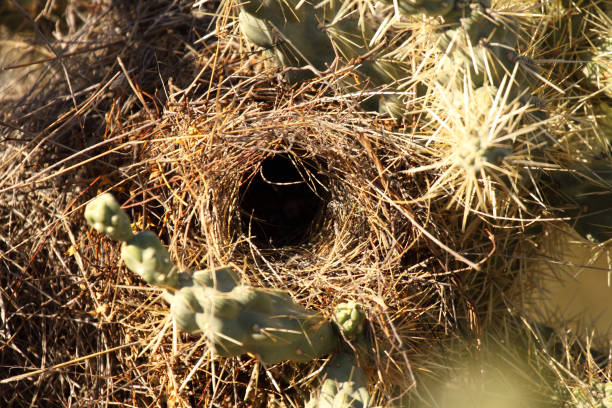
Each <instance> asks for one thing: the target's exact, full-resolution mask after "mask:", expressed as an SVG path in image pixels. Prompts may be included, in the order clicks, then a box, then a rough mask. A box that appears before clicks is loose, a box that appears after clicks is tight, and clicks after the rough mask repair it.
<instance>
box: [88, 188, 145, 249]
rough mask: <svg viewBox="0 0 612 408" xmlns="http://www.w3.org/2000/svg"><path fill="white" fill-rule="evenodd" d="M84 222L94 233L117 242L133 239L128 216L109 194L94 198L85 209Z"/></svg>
mask: <svg viewBox="0 0 612 408" xmlns="http://www.w3.org/2000/svg"><path fill="white" fill-rule="evenodd" d="M85 220H86V221H87V223H88V224H89V225H90V226H91V227H92V228H93V229H95V230H96V231H98V232H101V233H103V234H105V235H106V236H108V237H109V238H111V239H114V240H117V241H129V240H130V239H132V238H133V237H134V234H133V233H132V227H131V226H130V219H129V217H128V215H127V214H126V213H125V211H123V210H122V209H121V208H120V207H119V203H118V202H117V200H115V197H113V196H112V195H111V194H109V193H104V194H101V195H99V196H98V197H96V198H95V199H94V200H92V201H91V202H90V203H89V204H87V206H86V207H85Z"/></svg>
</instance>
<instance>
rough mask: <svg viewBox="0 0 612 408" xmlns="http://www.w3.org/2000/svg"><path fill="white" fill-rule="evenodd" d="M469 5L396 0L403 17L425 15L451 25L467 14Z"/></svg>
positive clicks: (450, 0) (446, 0) (444, 0)
mask: <svg viewBox="0 0 612 408" xmlns="http://www.w3.org/2000/svg"><path fill="white" fill-rule="evenodd" d="M383 1H384V2H385V3H388V4H393V3H394V2H393V0H383ZM469 3H470V2H469V1H457V0H435V1H427V0H398V1H397V6H398V9H399V11H400V12H401V13H402V14H405V15H414V14H426V15H428V16H432V17H443V18H444V21H445V22H446V23H452V22H456V21H458V20H459V18H461V17H465V16H466V15H467V14H469V12H470V8H469V7H468V6H469ZM481 3H482V2H481ZM487 5H488V3H487Z"/></svg>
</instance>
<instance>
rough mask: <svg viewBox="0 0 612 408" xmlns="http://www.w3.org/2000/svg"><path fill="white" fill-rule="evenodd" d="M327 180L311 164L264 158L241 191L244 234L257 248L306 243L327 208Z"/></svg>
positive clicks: (286, 156)
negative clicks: (251, 238) (251, 239)
mask: <svg viewBox="0 0 612 408" xmlns="http://www.w3.org/2000/svg"><path fill="white" fill-rule="evenodd" d="M326 180H327V179H326V178H325V177H324V176H323V175H322V174H320V172H319V171H318V166H317V165H316V163H315V162H313V161H311V160H306V159H300V158H296V157H295V156H290V155H289V154H276V155H274V156H271V157H268V158H266V159H265V160H263V161H262V162H261V165H260V167H259V169H258V170H257V171H256V173H255V174H254V175H250V176H249V178H248V179H247V180H245V182H244V183H243V184H242V187H241V189H240V214H241V222H242V228H243V231H244V232H245V233H249V232H250V235H251V236H252V237H253V242H254V243H255V244H256V245H257V246H258V247H260V248H281V247H287V246H296V245H301V244H305V243H307V242H308V240H309V238H310V237H311V233H312V232H313V230H314V229H316V228H317V225H318V224H319V223H318V222H317V221H319V220H320V218H321V217H320V215H321V213H322V209H323V208H325V205H326V201H327V199H326V196H327V193H326V191H327V186H326V184H327V182H326Z"/></svg>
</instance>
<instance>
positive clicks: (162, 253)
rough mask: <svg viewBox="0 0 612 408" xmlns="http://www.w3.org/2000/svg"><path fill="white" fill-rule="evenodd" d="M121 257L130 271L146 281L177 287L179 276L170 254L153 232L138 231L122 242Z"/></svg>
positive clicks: (167, 286) (166, 286)
mask: <svg viewBox="0 0 612 408" xmlns="http://www.w3.org/2000/svg"><path fill="white" fill-rule="evenodd" d="M121 259H123V262H125V265H126V266H127V268H128V269H129V270H130V271H132V272H134V273H136V274H138V275H139V276H140V277H141V278H142V279H144V280H145V281H146V282H148V283H150V284H152V285H156V286H161V287H165V288H174V289H176V288H178V285H179V276H178V273H177V272H176V270H175V267H174V265H173V264H172V262H171V261H170V254H169V253H168V250H167V249H166V247H164V245H163V244H162V243H161V241H160V240H159V238H157V236H156V235H155V234H154V233H153V232H151V231H142V232H139V233H138V234H137V235H136V236H134V237H133V238H132V239H130V240H129V241H127V242H124V243H123V245H122V247H121Z"/></svg>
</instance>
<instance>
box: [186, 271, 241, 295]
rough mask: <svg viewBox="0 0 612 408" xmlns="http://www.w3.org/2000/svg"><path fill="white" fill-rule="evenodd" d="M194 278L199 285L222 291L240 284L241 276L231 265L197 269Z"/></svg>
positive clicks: (227, 290) (229, 289)
mask: <svg viewBox="0 0 612 408" xmlns="http://www.w3.org/2000/svg"><path fill="white" fill-rule="evenodd" d="M193 280H194V281H195V282H196V283H197V284H198V285H201V286H206V287H209V288H213V289H216V290H218V291H220V292H229V291H231V290H232V289H234V288H235V287H236V286H237V285H239V284H240V277H239V276H238V274H237V273H236V272H234V270H233V269H232V268H229V267H224V268H217V269H206V270H204V271H196V272H194V273H193ZM184 286H187V285H184Z"/></svg>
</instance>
